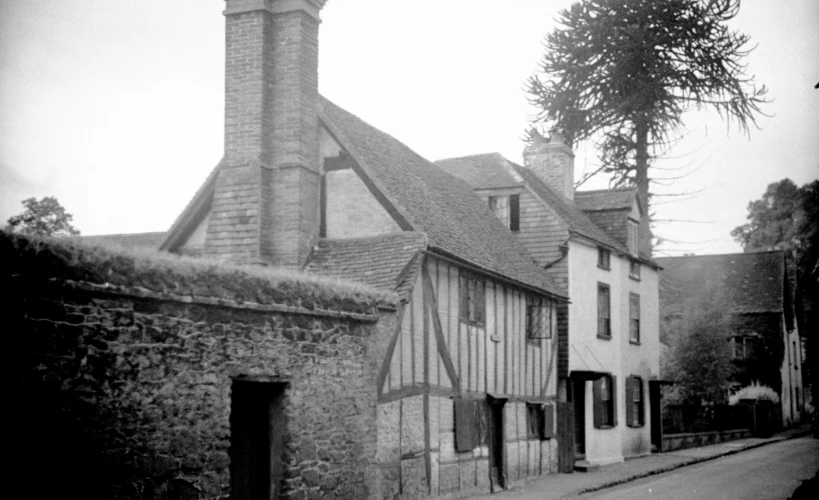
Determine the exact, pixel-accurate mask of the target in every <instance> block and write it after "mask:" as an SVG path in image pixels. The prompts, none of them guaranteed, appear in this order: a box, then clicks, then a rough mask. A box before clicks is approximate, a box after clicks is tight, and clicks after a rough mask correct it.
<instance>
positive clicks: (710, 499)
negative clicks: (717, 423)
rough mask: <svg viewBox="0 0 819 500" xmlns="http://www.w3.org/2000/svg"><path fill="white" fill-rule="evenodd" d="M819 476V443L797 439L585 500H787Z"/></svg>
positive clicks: (681, 470) (594, 494) (618, 487)
mask: <svg viewBox="0 0 819 500" xmlns="http://www.w3.org/2000/svg"><path fill="white" fill-rule="evenodd" d="M817 470H819V440H817V439H814V438H812V437H804V438H799V439H791V440H788V441H782V442H780V443H774V444H770V445H767V446H762V447H759V448H754V449H752V450H747V451H743V452H741V453H737V454H735V455H729V456H725V457H721V458H717V459H715V460H711V461H708V462H703V463H700V464H697V465H691V466H688V467H683V468H681V469H677V470H674V471H671V472H667V473H665V474H659V475H656V476H651V477H647V478H645V479H640V480H637V481H634V482H631V483H627V484H624V485H622V486H617V487H614V488H609V489H605V490H601V491H599V492H595V493H589V494H587V495H582V496H581V497H579V499H580V500H641V499H652V500H655V499H658V498H661V499H663V500H696V499H702V500H706V499H707V500H739V499H754V500H774V499H776V500H785V499H788V498H789V497H790V496H791V494H792V493H793V491H794V490H795V489H796V488H797V487H798V486H799V485H800V484H802V481H804V480H806V479H810V478H812V477H813V476H814V475H815V474H816V472H817Z"/></svg>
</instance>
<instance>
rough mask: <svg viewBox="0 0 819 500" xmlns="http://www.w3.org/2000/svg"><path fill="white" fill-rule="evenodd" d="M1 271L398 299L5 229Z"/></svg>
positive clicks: (294, 275)
mask: <svg viewBox="0 0 819 500" xmlns="http://www.w3.org/2000/svg"><path fill="white" fill-rule="evenodd" d="M0 262H2V265H3V268H4V270H3V272H2V273H0V276H2V278H1V279H3V280H9V279H14V278H16V279H18V280H23V281H20V282H21V283H22V282H25V283H31V282H32V281H34V282H36V281H38V280H46V279H51V278H56V279H59V280H73V281H84V282H88V283H95V284H110V285H116V286H124V287H142V288H146V289H148V290H151V291H154V292H159V293H168V294H174V295H182V296H194V297H196V296H198V297H218V298H222V299H227V300H231V301H235V302H239V303H246V302H255V303H259V304H279V305H288V306H296V307H304V308H307V309H324V310H334V311H346V312H371V311H372V309H373V308H374V307H375V306H377V305H378V304H384V303H393V304H394V303H395V302H396V300H397V299H396V297H395V296H394V295H393V294H389V293H384V292H381V291H378V290H376V289H374V288H371V287H368V286H366V285H363V284H358V283H352V282H344V281H339V280H333V279H330V278H323V277H318V276H314V275H309V274H306V273H302V272H298V271H291V270H287V269H281V268H272V267H271V268H265V267H257V266H237V265H230V264H225V263H221V262H217V261H213V260H207V259H195V258H190V257H182V256H176V255H171V254H167V253H159V252H153V251H146V250H129V249H123V248H121V247H113V246H100V245H93V244H88V243H84V242H83V241H82V240H76V239H65V238H35V237H30V236H21V235H17V234H10V233H8V232H5V231H0Z"/></svg>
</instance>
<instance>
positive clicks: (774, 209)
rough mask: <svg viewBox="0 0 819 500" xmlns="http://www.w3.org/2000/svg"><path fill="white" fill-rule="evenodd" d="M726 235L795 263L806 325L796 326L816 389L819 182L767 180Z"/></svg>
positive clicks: (751, 249) (746, 248)
mask: <svg viewBox="0 0 819 500" xmlns="http://www.w3.org/2000/svg"><path fill="white" fill-rule="evenodd" d="M731 236H732V237H733V238H734V239H735V240H736V241H737V242H738V243H739V244H740V245H742V248H743V250H744V251H746V252H755V251H759V250H773V249H780V250H785V251H786V252H787V253H788V254H789V256H790V258H791V260H792V262H795V263H796V273H795V274H796V286H797V287H798V288H799V289H800V294H799V298H800V299H801V301H800V302H799V303H798V304H797V307H800V306H801V307H802V308H803V310H802V311H799V310H798V311H797V312H802V313H803V314H804V317H800V318H799V319H800V320H805V322H806V324H805V323H803V324H800V325H799V326H800V330H801V333H802V335H803V336H805V337H807V342H808V345H807V348H806V351H807V356H808V359H807V360H806V363H805V368H806V371H807V372H808V374H809V377H810V378H809V379H808V380H810V381H811V383H812V385H813V387H819V367H817V366H816V365H815V363H816V361H817V359H819V357H817V349H819V344H817V340H819V339H817V338H816V336H815V335H810V333H811V332H817V331H819V303H817V297H819V283H817V277H818V276H817V273H819V269H818V268H819V181H813V182H810V183H808V184H805V185H804V186H802V187H797V186H796V184H794V183H793V181H791V180H790V179H782V180H781V181H779V182H774V183H773V184H769V185H768V188H767V189H766V190H765V193H764V194H763V195H762V198H761V199H759V200H755V201H752V202H750V203H748V223H747V224H743V225H741V226H738V227H736V228H735V229H734V230H733V231H731Z"/></svg>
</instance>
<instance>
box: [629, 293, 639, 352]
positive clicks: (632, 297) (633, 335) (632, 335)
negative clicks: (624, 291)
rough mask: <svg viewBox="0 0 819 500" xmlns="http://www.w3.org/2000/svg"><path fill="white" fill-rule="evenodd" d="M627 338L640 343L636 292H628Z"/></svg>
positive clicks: (637, 296)
mask: <svg viewBox="0 0 819 500" xmlns="http://www.w3.org/2000/svg"><path fill="white" fill-rule="evenodd" d="M628 340H629V342H632V343H634V344H639V343H640V296H639V295H637V294H636V293H629V294H628Z"/></svg>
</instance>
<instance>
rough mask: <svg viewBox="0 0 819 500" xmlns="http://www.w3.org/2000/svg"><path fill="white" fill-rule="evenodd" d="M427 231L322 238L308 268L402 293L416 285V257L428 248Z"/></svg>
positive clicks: (326, 274)
mask: <svg viewBox="0 0 819 500" xmlns="http://www.w3.org/2000/svg"><path fill="white" fill-rule="evenodd" d="M427 244H428V240H427V236H426V235H425V234H424V233H419V232H415V231H406V232H399V233H391V234H386V235H382V236H374V237H368V238H352V239H343V240H340V239H323V240H319V242H318V244H317V245H316V247H315V248H314V249H313V252H312V253H311V254H310V260H309V261H308V263H307V265H306V266H305V268H304V269H305V270H306V271H307V272H310V273H314V274H320V275H322V276H330V277H333V278H339V279H346V280H352V281H358V282H360V283H365V284H367V285H371V286H373V287H375V288H378V289H379V290H385V291H390V292H392V291H397V292H398V293H399V295H401V294H402V293H403V292H407V291H408V290H409V289H410V288H411V286H412V278H413V277H414V274H413V272H412V271H413V269H411V268H412V267H413V266H412V263H413V262H414V258H415V257H416V256H417V255H418V254H419V252H420V251H421V250H424V249H426V247H427Z"/></svg>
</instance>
